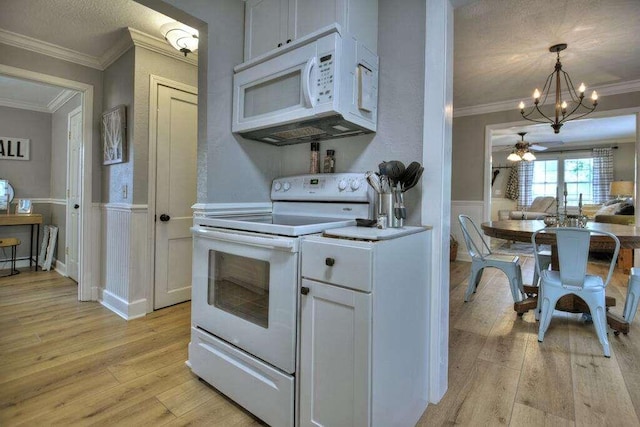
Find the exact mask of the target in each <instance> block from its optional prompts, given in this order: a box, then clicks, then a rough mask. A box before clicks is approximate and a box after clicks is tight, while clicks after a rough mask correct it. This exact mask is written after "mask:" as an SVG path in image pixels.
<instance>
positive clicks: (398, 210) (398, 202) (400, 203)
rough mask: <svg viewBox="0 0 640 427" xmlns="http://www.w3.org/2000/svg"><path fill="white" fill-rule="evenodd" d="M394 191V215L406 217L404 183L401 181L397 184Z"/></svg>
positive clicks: (398, 217) (399, 217) (400, 217)
mask: <svg viewBox="0 0 640 427" xmlns="http://www.w3.org/2000/svg"><path fill="white" fill-rule="evenodd" d="M393 193H394V197H395V205H394V207H393V215H394V216H395V217H396V218H397V219H405V218H406V217H407V209H406V208H405V207H404V197H403V196H402V184H401V183H400V181H398V184H396V190H395V191H394V192H393Z"/></svg>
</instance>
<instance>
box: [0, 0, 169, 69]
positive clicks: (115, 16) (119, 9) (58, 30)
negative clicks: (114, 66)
mask: <svg viewBox="0 0 640 427" xmlns="http://www.w3.org/2000/svg"><path fill="white" fill-rule="evenodd" d="M173 21H174V19H171V18H169V17H167V16H165V15H162V14H160V13H158V12H155V11H153V10H151V9H149V8H147V7H145V6H143V5H141V4H139V3H135V2H134V1H132V0H0V28H2V29H4V30H8V31H11V32H14V33H18V34H22V35H25V36H28V37H32V38H35V39H38V40H43V41H46V42H48V43H52V44H55V45H58V46H62V47H64V48H67V49H71V50H74V51H76V52H81V53H84V54H87V55H91V56H95V57H100V56H102V55H103V54H104V53H105V52H106V51H107V50H108V49H109V48H110V47H111V46H113V45H114V44H116V43H117V42H118V41H119V40H120V38H121V37H122V35H123V33H124V31H125V28H126V27H131V28H135V29H136V30H139V31H142V32H143V33H146V34H149V35H152V36H155V37H162V35H161V34H160V26H161V25H162V24H165V23H167V22H173Z"/></svg>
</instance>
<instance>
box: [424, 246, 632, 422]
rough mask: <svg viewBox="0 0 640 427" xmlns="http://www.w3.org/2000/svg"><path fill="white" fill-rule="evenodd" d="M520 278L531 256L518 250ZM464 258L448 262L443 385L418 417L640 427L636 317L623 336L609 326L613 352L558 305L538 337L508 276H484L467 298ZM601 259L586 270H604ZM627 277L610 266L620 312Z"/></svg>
mask: <svg viewBox="0 0 640 427" xmlns="http://www.w3.org/2000/svg"><path fill="white" fill-rule="evenodd" d="M521 260H522V270H523V276H524V280H525V283H529V282H530V281H531V277H532V275H533V266H534V264H533V258H530V257H522V258H521ZM470 265H471V264H470V263H466V262H454V263H451V269H450V273H451V279H450V294H449V297H450V301H449V303H450V317H449V325H450V331H449V388H448V391H447V393H446V394H445V396H444V397H443V399H442V400H441V401H440V402H439V403H438V404H437V405H429V407H428V408H427V410H426V411H425V413H424V414H423V416H422V418H421V420H420V422H419V423H418V425H420V426H442V425H454V424H455V425H467V426H476V425H490V426H493V425H508V426H518V427H520V426H640V420H639V415H640V369H638V366H640V365H639V364H638V357H639V356H640V325H639V324H638V322H639V320H638V317H636V319H635V320H634V323H633V324H632V325H631V331H630V332H629V334H628V335H622V334H621V335H619V336H615V335H614V334H613V332H612V331H610V333H609V342H610V344H611V358H609V359H607V358H605V357H604V356H603V354H602V347H601V346H600V343H599V341H598V338H597V336H596V333H595V329H594V327H593V325H592V324H586V323H584V322H583V321H582V319H581V316H580V315H578V314H569V313H560V312H556V313H555V315H554V318H553V320H552V321H551V325H550V327H549V330H548V331H547V333H546V334H545V338H544V342H542V343H539V342H538V340H537V333H538V323H537V322H536V320H535V319H534V314H533V312H529V313H526V314H525V315H524V316H523V317H522V318H518V317H517V316H516V314H515V312H514V311H513V301H512V299H511V296H510V292H509V286H508V281H507V279H506V276H505V275H504V274H503V273H502V272H500V271H499V270H496V269H488V270H486V272H485V273H484V275H483V278H482V282H481V284H480V287H479V288H478V291H477V293H476V294H474V296H473V297H472V300H471V301H470V302H467V303H465V302H463V301H464V292H465V290H466V287H467V280H468V277H469V270H470ZM605 268H606V266H604V265H602V264H590V266H589V270H590V272H593V273H595V274H600V275H602V276H604V275H606V271H605ZM626 289H627V276H626V275H624V274H622V272H621V271H616V273H615V276H614V278H613V280H612V283H611V284H610V285H609V288H607V295H610V296H614V297H616V299H617V305H616V306H615V307H612V308H611V311H613V312H614V313H616V314H619V315H621V314H622V308H623V306H624V296H625V295H626Z"/></svg>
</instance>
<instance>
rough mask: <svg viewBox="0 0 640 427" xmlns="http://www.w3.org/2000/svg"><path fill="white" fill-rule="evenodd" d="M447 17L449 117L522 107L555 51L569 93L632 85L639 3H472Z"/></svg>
mask: <svg viewBox="0 0 640 427" xmlns="http://www.w3.org/2000/svg"><path fill="white" fill-rule="evenodd" d="M454 16H455V18H454V79H453V100H454V108H456V109H457V108H461V107H469V106H476V105H481V104H488V103H494V102H500V101H508V100H513V99H525V100H526V99H529V98H530V97H531V94H532V93H533V89H535V88H536V87H538V88H540V89H542V86H543V85H544V82H545V79H546V77H547V76H548V75H549V74H550V73H551V72H552V71H553V67H554V64H555V59H556V58H555V54H554V53H550V52H549V47H550V46H552V45H554V44H558V43H567V44H568V45H569V46H568V48H567V50H565V51H564V52H562V53H561V61H562V65H563V69H564V71H566V72H568V73H569V74H570V76H571V78H572V80H573V81H574V84H576V85H579V84H580V82H582V81H584V83H585V84H586V85H587V87H589V86H591V87H593V86H599V85H604V84H611V83H621V82H627V81H631V80H638V79H640V0H535V1H532V0H480V1H476V2H472V3H471V4H468V5H466V6H463V7H460V8H458V9H456V10H455V15H454ZM587 93H590V91H589V90H587Z"/></svg>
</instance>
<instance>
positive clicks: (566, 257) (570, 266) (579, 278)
mask: <svg viewBox="0 0 640 427" xmlns="http://www.w3.org/2000/svg"><path fill="white" fill-rule="evenodd" d="M541 233H547V234H549V233H553V234H555V235H556V245H557V248H558V262H559V264H560V281H561V282H562V284H563V286H566V287H569V288H582V287H583V286H584V278H585V276H586V274H587V264H588V262H589V245H590V243H591V235H594V234H599V235H605V236H609V237H610V238H611V240H612V241H613V243H614V244H615V250H614V253H613V258H612V259H611V263H610V265H609V274H608V275H607V279H606V280H605V283H604V286H605V287H606V286H607V285H608V284H609V281H610V280H611V276H612V275H613V270H614V268H615V263H616V260H617V258H618V252H619V251H620V240H618V238H617V237H616V236H615V235H614V234H612V233H608V232H605V231H597V230H589V229H586V228H574V227H558V228H550V229H543V230H538V231H536V232H535V233H533V235H532V236H531V243H533V245H534V254H535V257H536V269H537V270H538V274H540V267H539V266H540V262H539V260H538V252H539V251H538V243H537V240H536V238H537V236H538V234H541Z"/></svg>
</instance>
